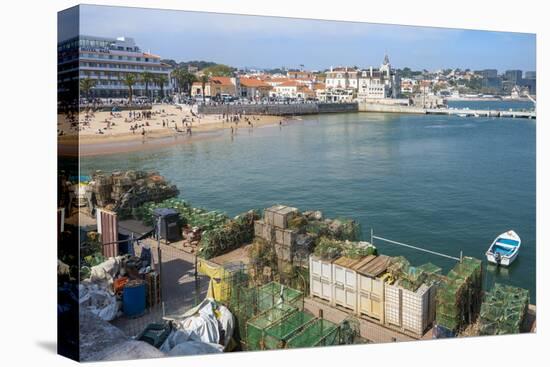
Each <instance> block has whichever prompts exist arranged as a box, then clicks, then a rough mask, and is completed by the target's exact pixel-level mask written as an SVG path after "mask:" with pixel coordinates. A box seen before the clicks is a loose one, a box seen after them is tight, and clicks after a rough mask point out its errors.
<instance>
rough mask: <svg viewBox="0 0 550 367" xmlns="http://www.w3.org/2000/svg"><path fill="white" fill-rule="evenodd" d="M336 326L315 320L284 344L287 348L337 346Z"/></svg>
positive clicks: (337, 329)
mask: <svg viewBox="0 0 550 367" xmlns="http://www.w3.org/2000/svg"><path fill="white" fill-rule="evenodd" d="M339 342H340V340H339V328H338V325H336V324H334V323H332V322H330V321H328V320H325V319H315V321H313V322H311V323H310V324H309V325H308V326H307V327H305V328H304V329H303V330H302V331H300V332H299V333H298V334H296V335H295V336H293V337H292V338H290V339H289V340H288V342H287V343H286V347H287V348H307V347H317V346H328V345H338V344H339Z"/></svg>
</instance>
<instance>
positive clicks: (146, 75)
mask: <svg viewBox="0 0 550 367" xmlns="http://www.w3.org/2000/svg"><path fill="white" fill-rule="evenodd" d="M154 79H155V76H154V75H153V74H152V73H150V72H148V71H145V72H143V74H141V81H142V82H143V83H145V95H146V96H147V98H150V96H149V83H152V82H153V81H154Z"/></svg>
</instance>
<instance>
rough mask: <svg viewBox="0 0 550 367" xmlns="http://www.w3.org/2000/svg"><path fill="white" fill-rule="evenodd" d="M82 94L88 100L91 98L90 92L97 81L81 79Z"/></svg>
mask: <svg viewBox="0 0 550 367" xmlns="http://www.w3.org/2000/svg"><path fill="white" fill-rule="evenodd" d="M79 84H80V92H81V93H83V94H84V95H85V96H86V98H90V91H91V90H92V89H93V88H94V87H95V86H96V84H97V80H94V79H90V78H84V79H80V82H79Z"/></svg>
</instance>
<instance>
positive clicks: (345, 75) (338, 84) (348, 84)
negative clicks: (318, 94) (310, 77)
mask: <svg viewBox="0 0 550 367" xmlns="http://www.w3.org/2000/svg"><path fill="white" fill-rule="evenodd" d="M357 76H358V71H357V69H355V68H347V67H337V68H332V67H331V68H330V71H329V72H327V75H326V80H325V84H326V88H327V89H355V90H357V86H358V84H357Z"/></svg>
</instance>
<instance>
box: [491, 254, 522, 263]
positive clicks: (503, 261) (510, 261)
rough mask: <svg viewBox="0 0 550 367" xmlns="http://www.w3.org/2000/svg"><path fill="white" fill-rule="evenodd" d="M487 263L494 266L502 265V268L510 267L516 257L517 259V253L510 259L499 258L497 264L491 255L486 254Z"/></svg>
mask: <svg viewBox="0 0 550 367" xmlns="http://www.w3.org/2000/svg"><path fill="white" fill-rule="evenodd" d="M486 255H487V261H488V262H490V263H492V264H496V265H502V266H510V265H511V264H512V263H513V262H514V260H515V259H516V257H518V252H515V253H514V254H513V255H512V256H510V257H501V258H500V263H498V262H497V261H496V260H495V257H494V256H493V254H490V253H487V254H486Z"/></svg>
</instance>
